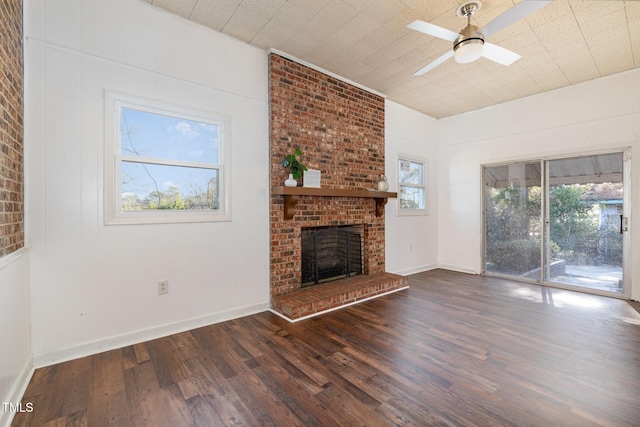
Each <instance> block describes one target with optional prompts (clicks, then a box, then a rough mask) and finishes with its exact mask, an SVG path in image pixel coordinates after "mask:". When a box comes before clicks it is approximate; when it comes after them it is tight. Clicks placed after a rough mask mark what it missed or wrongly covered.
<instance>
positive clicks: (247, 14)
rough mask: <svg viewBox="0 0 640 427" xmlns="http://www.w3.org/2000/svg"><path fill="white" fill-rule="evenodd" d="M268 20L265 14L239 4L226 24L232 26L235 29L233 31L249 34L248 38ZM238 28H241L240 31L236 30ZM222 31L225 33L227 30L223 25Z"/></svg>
mask: <svg viewBox="0 0 640 427" xmlns="http://www.w3.org/2000/svg"><path fill="white" fill-rule="evenodd" d="M268 21H269V18H267V17H266V16H264V15H261V14H259V13H257V12H254V11H253V10H250V9H247V8H246V7H244V6H242V5H240V7H239V8H238V9H237V10H236V11H235V13H234V14H233V15H232V16H231V18H230V19H229V21H228V24H227V26H231V27H233V28H234V29H235V30H234V31H236V32H240V33H242V34H247V35H249V34H251V37H250V39H252V38H253V37H254V36H255V35H256V34H257V33H258V31H260V30H261V29H262V27H264V26H265V25H266V23H267V22H268ZM238 29H242V31H238ZM223 31H224V32H225V33H227V32H229V31H228V30H227V27H225V28H224V30H223ZM229 34H230V33H229ZM232 35H233V34H232ZM245 37H246V36H245ZM250 39H249V40H250Z"/></svg>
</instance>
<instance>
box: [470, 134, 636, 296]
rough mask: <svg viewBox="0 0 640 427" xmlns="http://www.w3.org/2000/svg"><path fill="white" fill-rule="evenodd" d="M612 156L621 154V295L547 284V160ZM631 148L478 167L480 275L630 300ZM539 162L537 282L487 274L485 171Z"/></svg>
mask: <svg viewBox="0 0 640 427" xmlns="http://www.w3.org/2000/svg"><path fill="white" fill-rule="evenodd" d="M612 153H622V159H623V160H622V162H623V163H622V179H623V188H624V192H623V199H622V201H623V217H624V218H625V219H626V221H627V230H626V231H624V232H623V233H622V251H623V253H622V256H623V258H622V293H617V292H608V291H602V290H599V289H591V288H584V287H580V286H577V285H576V286H573V285H565V284H562V283H555V282H549V281H546V280H545V277H547V276H546V274H545V273H546V272H547V269H549V268H550V263H549V262H548V261H549V260H547V252H548V251H547V247H548V246H549V239H550V219H549V203H548V202H549V188H548V183H549V171H548V167H547V162H548V161H551V160H559V159H571V158H579V157H585V156H596V155H601V154H612ZM630 159H631V147H628V146H627V147H620V148H611V149H607V150H598V151H590V152H582V153H566V154H559V155H554V156H541V157H538V158H535V159H518V160H512V161H503V162H497V163H487V164H482V165H480V166H481V172H480V173H481V182H480V186H481V204H480V207H481V216H482V245H481V246H482V247H481V250H482V256H481V262H482V268H481V270H480V271H481V272H482V274H483V275H486V276H492V277H501V278H509V279H513V280H517V281H522V282H527V283H534V284H538V285H541V286H547V287H553V288H560V289H568V290H574V291H580V292H585V293H590V294H596V295H603V296H608V297H614V298H621V299H629V298H630V297H631V265H630V260H631V241H630V240H631V239H630V233H629V228H628V227H629V226H628V224H630V222H631V220H630V218H631V196H630V195H631V191H632V188H631V186H632V183H631V162H630ZM535 162H540V181H541V182H540V185H541V197H540V199H541V200H540V224H541V231H542V236H541V239H540V261H541V264H540V265H541V267H542V268H541V269H540V277H539V278H538V279H537V280H534V279H527V278H522V277H516V276H510V275H506V274H499V273H491V272H488V271H487V268H486V267H487V260H486V255H487V206H486V194H485V191H486V186H485V169H486V168H491V167H499V166H508V165H517V164H525V163H535Z"/></svg>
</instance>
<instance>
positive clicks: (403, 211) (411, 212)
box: [396, 153, 429, 216]
mask: <svg viewBox="0 0 640 427" xmlns="http://www.w3.org/2000/svg"><path fill="white" fill-rule="evenodd" d="M403 160H404V161H409V162H413V163H421V164H422V174H423V176H422V185H418V184H410V183H403V182H402V181H400V162H401V161H403ZM396 168H397V173H396V178H397V180H398V215H399V216H416V215H429V210H428V208H429V192H428V186H427V177H428V175H429V173H428V171H429V161H428V160H427V159H424V158H421V157H416V156H413V155H410V154H401V153H398V157H397V159H396ZM402 187H411V188H422V189H424V208H423V209H408V208H403V207H402V205H401V203H400V192H401V191H402Z"/></svg>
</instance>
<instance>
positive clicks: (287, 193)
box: [271, 186, 398, 219]
mask: <svg viewBox="0 0 640 427" xmlns="http://www.w3.org/2000/svg"><path fill="white" fill-rule="evenodd" d="M271 194H273V195H277V196H283V197H284V219H293V215H294V209H295V207H296V203H298V196H315V197H366V198H371V199H374V200H375V201H376V216H382V215H383V214H384V205H386V204H387V199H389V198H393V199H395V198H396V197H398V193H393V192H390V191H377V190H353V189H339V188H310V187H283V186H274V187H272V188H271Z"/></svg>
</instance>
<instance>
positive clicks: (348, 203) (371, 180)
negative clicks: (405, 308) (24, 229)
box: [269, 53, 406, 318]
mask: <svg viewBox="0 0 640 427" xmlns="http://www.w3.org/2000/svg"><path fill="white" fill-rule="evenodd" d="M269 96H270V128H271V131H270V132H271V135H270V161H271V167H270V171H271V177H270V180H271V181H270V184H271V187H272V188H273V187H277V186H282V185H283V182H284V180H285V179H286V178H287V175H288V170H286V169H285V168H283V167H282V166H281V165H280V162H281V161H282V159H283V158H284V157H285V156H286V155H287V154H290V153H292V152H293V151H294V149H295V148H299V149H300V150H301V151H302V153H303V154H302V159H301V160H302V162H303V163H304V164H305V165H306V166H307V167H309V168H310V169H318V170H320V171H321V173H322V176H321V186H322V188H328V189H329V188H332V189H340V190H367V189H372V188H374V187H375V185H376V182H377V179H378V176H379V175H381V174H384V173H385V170H384V165H385V162H384V98H382V97H381V96H378V95H376V94H373V93H370V92H368V91H366V90H363V89H360V88H358V87H355V86H353V85H350V84H347V83H345V82H343V81H340V80H338V79H336V78H334V77H332V76H329V75H326V74H324V73H321V72H319V71H317V70H314V69H312V68H309V67H306V66H304V65H302V64H299V63H297V62H295V61H292V60H290V59H287V58H284V57H282V56H280V55H277V54H274V53H272V54H270V55H269ZM296 197H297V203H296V204H295V208H294V211H295V215H293V217H292V218H290V219H286V218H285V215H284V197H283V196H282V194H272V195H271V203H270V230H271V255H270V262H271V278H270V280H271V284H270V288H271V302H272V307H273V308H274V309H275V310H277V311H280V312H281V313H282V314H284V315H286V316H287V317H290V318H300V317H303V316H306V315H308V314H312V313H316V312H319V311H323V310H327V309H330V308H335V307H338V306H340V305H344V304H350V303H352V302H353V301H357V300H361V299H365V298H369V297H371V296H375V295H379V294H381V293H385V292H389V291H393V290H396V289H400V288H402V287H403V286H406V281H405V280H403V278H402V277H400V276H396V275H390V274H389V273H385V259H384V256H385V254H384V250H385V229H384V215H382V216H376V202H375V200H374V199H372V198H367V197H349V196H344V197H343V196H331V197H326V196H316V195H300V196H296ZM359 224H362V225H363V226H364V227H363V228H364V234H363V237H364V246H363V267H364V275H362V276H357V277H352V278H349V279H343V280H340V281H336V282H332V283H328V284H323V285H316V286H313V287H310V288H304V289H302V288H301V265H300V264H301V261H300V260H301V229H302V228H303V227H322V226H339V225H359ZM392 276H393V277H392ZM341 286H342V287H343V289H342V291H339V289H340V287H341ZM315 288H317V289H315ZM322 307H324V308H322Z"/></svg>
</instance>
